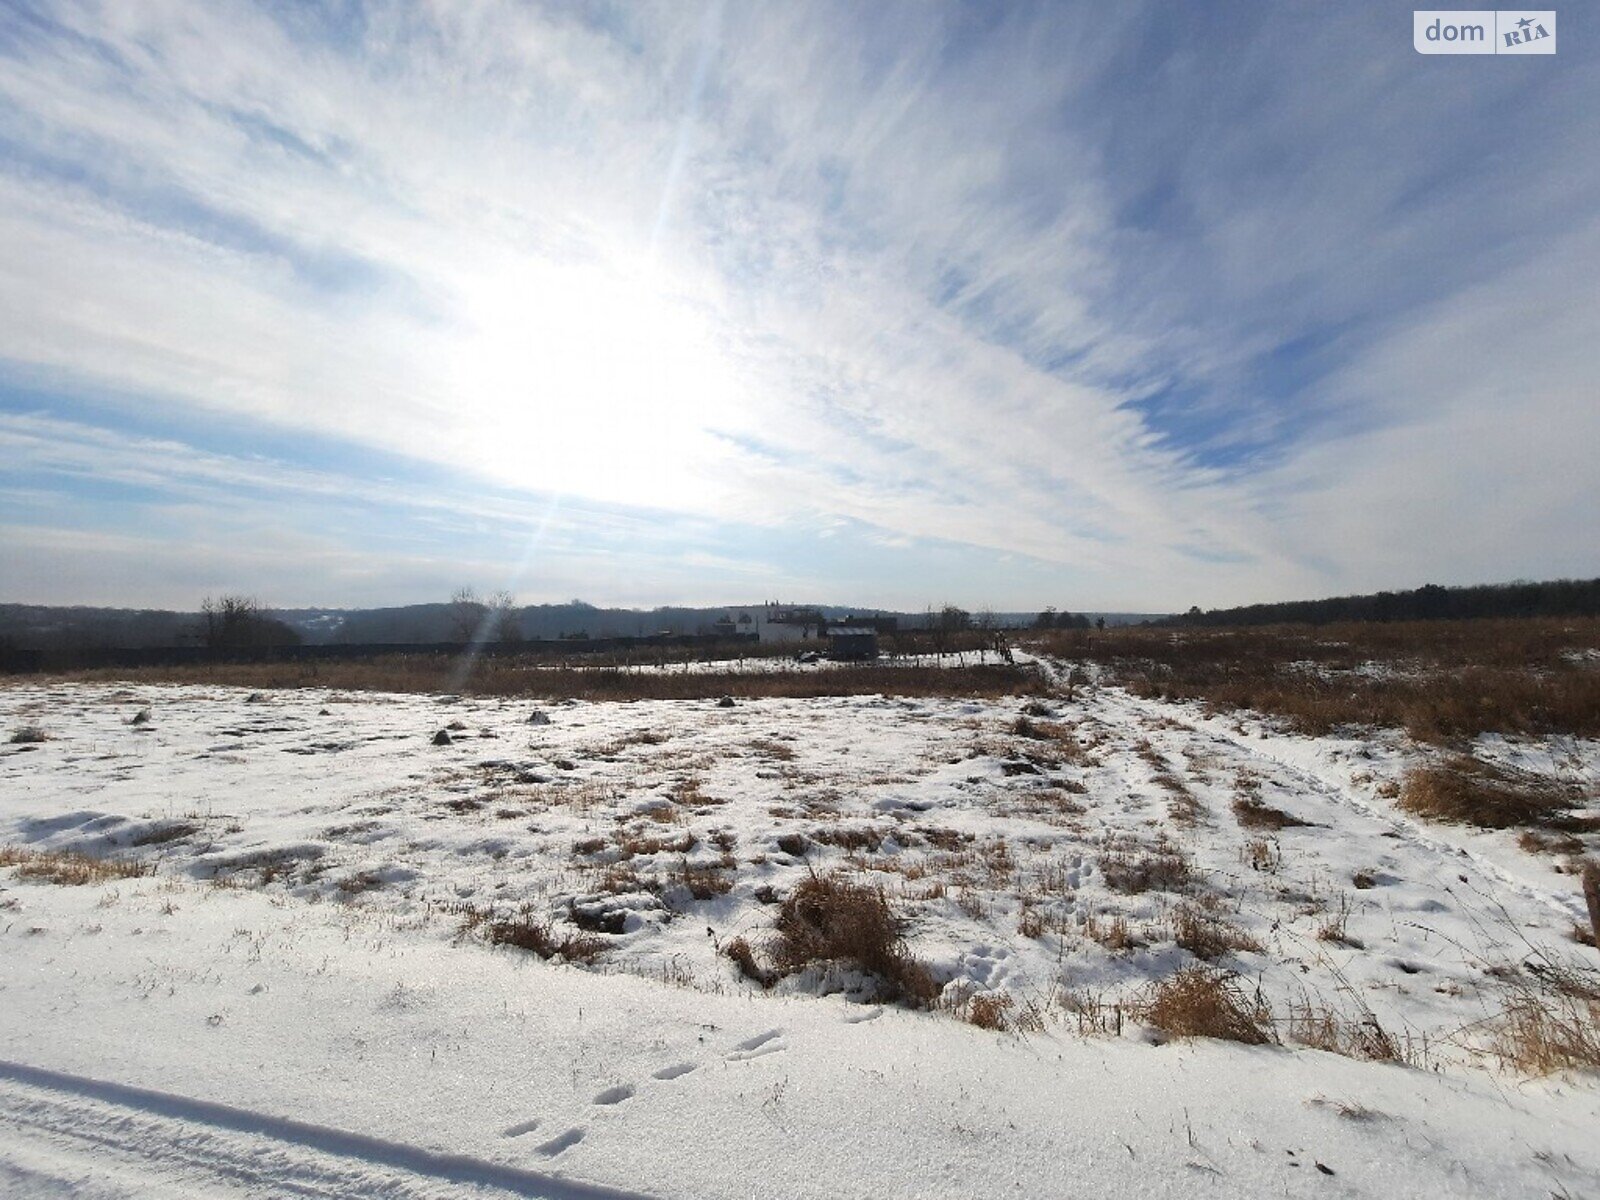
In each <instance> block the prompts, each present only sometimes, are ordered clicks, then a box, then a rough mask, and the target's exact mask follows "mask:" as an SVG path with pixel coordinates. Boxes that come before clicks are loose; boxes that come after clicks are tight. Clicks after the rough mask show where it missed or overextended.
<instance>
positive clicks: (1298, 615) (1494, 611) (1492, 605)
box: [1153, 579, 1600, 625]
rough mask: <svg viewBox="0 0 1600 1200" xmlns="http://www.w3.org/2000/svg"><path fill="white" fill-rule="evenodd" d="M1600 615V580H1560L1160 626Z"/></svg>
mask: <svg viewBox="0 0 1600 1200" xmlns="http://www.w3.org/2000/svg"><path fill="white" fill-rule="evenodd" d="M1593 616H1600V579H1556V580H1552V581H1550V582H1548V583H1527V582H1517V583H1489V584H1479V585H1477V586H1474V587H1440V586H1439V585H1438V584H1435V583H1430V584H1427V585H1425V586H1423V587H1419V588H1415V589H1413V590H1412V591H1409V592H1376V593H1374V594H1373V595H1370V596H1334V597H1332V598H1331V599H1327V600H1289V601H1285V602H1284V603H1282V604H1248V605H1245V606H1244V607H1243V608H1213V609H1210V610H1209V611H1206V612H1201V611H1200V610H1199V609H1198V608H1191V609H1190V610H1189V611H1188V612H1186V613H1182V614H1180V615H1178V616H1174V617H1167V618H1165V619H1163V620H1160V621H1155V622H1153V624H1156V625H1281V624H1301V625H1326V624H1329V623H1331V622H1333V621H1458V620H1466V619H1468V618H1472V617H1593Z"/></svg>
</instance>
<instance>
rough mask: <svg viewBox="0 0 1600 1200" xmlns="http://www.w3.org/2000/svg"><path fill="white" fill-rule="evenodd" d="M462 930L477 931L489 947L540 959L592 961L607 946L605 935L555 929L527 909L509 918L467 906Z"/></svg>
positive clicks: (577, 961)
mask: <svg viewBox="0 0 1600 1200" xmlns="http://www.w3.org/2000/svg"><path fill="white" fill-rule="evenodd" d="M462 930H463V932H467V931H472V930H476V931H478V932H479V933H480V934H481V935H482V937H483V939H484V941H486V942H488V943H489V944H490V945H491V946H514V947H515V948H517V949H518V950H526V951H528V952H530V953H532V954H537V955H538V956H539V957H540V958H544V959H550V958H559V959H561V960H563V961H565V962H576V963H592V962H594V961H595V959H597V958H598V957H599V956H600V955H601V953H602V952H604V950H605V949H606V942H605V939H604V938H600V937H596V936H595V935H593V934H589V933H563V932H558V931H557V930H556V929H555V928H554V927H553V926H552V925H551V924H550V923H549V922H548V921H543V920H540V919H539V918H538V917H535V916H534V915H533V913H532V912H531V911H529V910H527V909H524V910H522V911H521V912H518V913H517V914H515V915H514V916H510V917H497V916H494V915H493V914H492V913H486V912H484V911H482V910H480V909H475V908H469V909H467V910H466V911H465V913H464V915H463V919H462Z"/></svg>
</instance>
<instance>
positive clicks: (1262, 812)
mask: <svg viewBox="0 0 1600 1200" xmlns="http://www.w3.org/2000/svg"><path fill="white" fill-rule="evenodd" d="M1233 815H1234V817H1235V818H1236V819H1237V820H1238V822H1239V825H1240V827H1241V828H1243V829H1290V828H1296V827H1301V826H1305V825H1307V824H1309V822H1306V821H1302V820H1301V819H1300V818H1299V817H1295V816H1291V815H1290V814H1288V813H1286V812H1284V811H1283V809H1281V808H1273V807H1272V806H1271V805H1270V804H1265V803H1263V802H1262V800H1261V797H1259V796H1257V795H1254V794H1252V793H1249V792H1241V793H1239V794H1238V795H1236V796H1234V798H1233Z"/></svg>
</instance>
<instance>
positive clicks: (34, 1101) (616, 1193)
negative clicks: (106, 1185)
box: [0, 1059, 648, 1200]
mask: <svg viewBox="0 0 1600 1200" xmlns="http://www.w3.org/2000/svg"><path fill="white" fill-rule="evenodd" d="M0 1127H10V1128H12V1129H14V1130H19V1131H23V1132H24V1133H25V1135H29V1136H31V1138H37V1139H41V1140H44V1141H47V1142H50V1143H52V1144H55V1145H67V1146H76V1147H77V1148H78V1149H79V1151H80V1152H81V1151H82V1150H83V1149H88V1150H91V1151H94V1152H96V1153H97V1154H98V1153H101V1152H112V1153H117V1154H120V1155H122V1156H123V1157H125V1158H131V1159H138V1160H143V1161H144V1162H146V1163H149V1164H151V1165H152V1166H159V1167H161V1168H163V1169H164V1170H176V1171H177V1172H179V1173H181V1174H184V1175H187V1176H191V1177H196V1178H194V1179H193V1182H194V1183H195V1184H196V1185H198V1184H201V1183H204V1184H205V1185H206V1186H207V1187H210V1188H217V1187H221V1188H223V1189H225V1190H232V1189H234V1188H238V1189H239V1190H241V1191H244V1192H247V1193H249V1194H255V1195H260V1194H262V1192H263V1189H266V1190H267V1191H268V1193H269V1194H272V1195H300V1196H311V1197H342V1196H367V1195H383V1196H397V1195H398V1196H408V1195H415V1196H434V1195H438V1194H440V1193H439V1185H440V1184H442V1183H443V1184H453V1185H457V1186H458V1187H460V1188H461V1190H462V1191H463V1192H470V1193H473V1194H478V1195H491V1194H494V1193H497V1192H498V1193H501V1194H509V1195H513V1196H527V1197H534V1198H536V1200H646V1197H647V1195H648V1194H647V1193H643V1192H637V1191H623V1190H619V1189H616V1188H608V1187H603V1186H599V1185H595V1184H585V1183H578V1182H575V1181H572V1180H569V1179H562V1178H558V1177H555V1176H551V1175H547V1174H544V1173H542V1172H539V1171H531V1170H527V1169H525V1168H521V1167H515V1166H510V1165H507V1164H502V1163H496V1162H490V1161H487V1160H485V1159H479V1158H473V1157H471V1156H469V1155H463V1154H449V1153H443V1152H440V1151H435V1150H428V1149H424V1148H423V1147H421V1146H414V1145H410V1144H408V1143H405V1142H396V1141H391V1140H388V1139H384V1138H378V1137H372V1136H370V1135H367V1134H360V1133H350V1132H346V1131H344V1130H340V1129H334V1128H332V1127H330V1126H327V1125H318V1124H314V1123H312V1122H309V1121H298V1120H294V1119H292V1118H287V1117H276V1116H272V1115H270V1114H267V1113H259V1112H253V1111H251V1110H249V1109H244V1108H238V1107H235V1106H233V1105H230V1104H222V1103H218V1102H216V1101H211V1100H198V1099H194V1098H192V1097H188V1096H181V1095H177V1094H175V1093H171V1092H162V1091H156V1090H154V1089H150V1088H141V1087H134V1086H132V1085H129V1084H122V1083H111V1082H108V1081H106V1080H100V1079H92V1078H90V1077H88V1076H84V1075H74V1074H70V1073H68V1072H65V1071H52V1070H48V1069H46V1068H43V1067H33V1066H28V1065H26V1064H24V1063H17V1062H10V1061H7V1060H4V1059H0ZM580 1136H581V1135H580ZM575 1140H576V1139H574V1141H575ZM568 1144H569V1145H570V1144H571V1143H568ZM565 1148H566V1147H565V1146H563V1147H562V1149H565ZM0 1152H3V1150H0ZM183 1182H184V1183H185V1185H188V1184H189V1183H190V1182H191V1181H190V1180H189V1179H185V1180H184V1181H183Z"/></svg>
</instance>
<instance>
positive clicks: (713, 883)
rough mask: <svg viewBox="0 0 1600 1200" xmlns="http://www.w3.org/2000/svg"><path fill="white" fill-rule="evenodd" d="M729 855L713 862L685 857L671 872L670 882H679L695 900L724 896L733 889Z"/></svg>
mask: <svg viewBox="0 0 1600 1200" xmlns="http://www.w3.org/2000/svg"><path fill="white" fill-rule="evenodd" d="M731 865H732V863H731V857H730V858H724V859H723V860H722V861H720V862H715V863H692V862H690V861H689V860H688V859H687V858H685V859H681V860H679V862H678V866H677V869H676V870H674V871H673V873H672V882H674V883H677V884H681V885H682V886H683V887H684V888H686V889H687V890H688V892H689V894H690V895H691V896H693V897H694V898H695V899H696V900H712V899H715V898H716V897H718V896H726V895H727V894H728V893H729V892H731V891H732V890H733V874H732V872H731V871H729V870H728V869H727V868H728V867H729V866H731Z"/></svg>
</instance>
